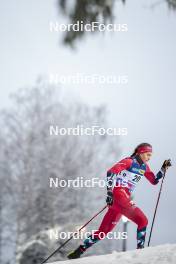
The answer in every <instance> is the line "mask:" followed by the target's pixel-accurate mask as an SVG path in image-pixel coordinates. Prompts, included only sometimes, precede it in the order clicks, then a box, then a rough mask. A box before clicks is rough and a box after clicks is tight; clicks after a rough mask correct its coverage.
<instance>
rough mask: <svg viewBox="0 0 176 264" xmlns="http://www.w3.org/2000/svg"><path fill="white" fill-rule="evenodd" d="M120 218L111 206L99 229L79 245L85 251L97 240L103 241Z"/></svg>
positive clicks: (119, 214)
mask: <svg viewBox="0 0 176 264" xmlns="http://www.w3.org/2000/svg"><path fill="white" fill-rule="evenodd" d="M120 218H121V213H120V211H119V210H117V209H116V210H115V209H114V207H113V206H111V207H109V209H108V211H107V213H106V214H105V216H104V217H103V220H102V222H101V224H100V227H99V228H98V230H97V231H95V232H94V233H93V234H91V235H90V236H89V237H88V238H87V239H85V240H84V242H83V244H82V245H81V247H82V249H83V250H84V251H85V250H86V249H88V248H89V247H91V246H92V245H94V244H95V243H96V242H98V241H99V240H101V239H104V238H105V236H106V235H107V233H108V232H110V231H111V230H112V229H113V228H114V227H115V225H116V224H117V222H118V221H119V220H120Z"/></svg>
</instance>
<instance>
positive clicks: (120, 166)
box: [107, 158, 133, 190]
mask: <svg viewBox="0 0 176 264" xmlns="http://www.w3.org/2000/svg"><path fill="white" fill-rule="evenodd" d="M132 162H133V161H132V159H131V158H125V159H122V160H121V161H119V162H118V163H116V164H115V165H114V166H113V167H112V168H110V169H109V170H108V171H107V189H110V190H111V189H112V188H113V179H114V177H115V176H117V174H119V173H120V172H121V171H123V170H126V169H129V168H130V167H131V165H132Z"/></svg>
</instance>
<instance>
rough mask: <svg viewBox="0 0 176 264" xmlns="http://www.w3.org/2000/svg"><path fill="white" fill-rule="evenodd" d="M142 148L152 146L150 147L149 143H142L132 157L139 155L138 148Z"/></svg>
mask: <svg viewBox="0 0 176 264" xmlns="http://www.w3.org/2000/svg"><path fill="white" fill-rule="evenodd" d="M140 147H152V145H150V144H149V143H141V144H139V145H138V146H137V147H136V148H135V150H134V152H133V154H132V155H131V156H130V157H134V156H135V155H136V154H137V151H138V148H140Z"/></svg>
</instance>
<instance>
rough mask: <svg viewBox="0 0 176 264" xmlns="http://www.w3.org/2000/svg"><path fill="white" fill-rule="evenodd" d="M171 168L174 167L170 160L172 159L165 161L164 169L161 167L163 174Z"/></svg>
mask: <svg viewBox="0 0 176 264" xmlns="http://www.w3.org/2000/svg"><path fill="white" fill-rule="evenodd" d="M170 166H172V164H171V160H170V159H168V160H165V161H164V162H163V165H162V167H161V171H162V172H166V170H167V169H168V168H169V167H170Z"/></svg>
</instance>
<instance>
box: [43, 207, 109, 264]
mask: <svg viewBox="0 0 176 264" xmlns="http://www.w3.org/2000/svg"><path fill="white" fill-rule="evenodd" d="M106 208H107V205H106V206H104V207H103V208H102V209H101V210H100V211H99V212H98V213H96V214H95V215H94V216H93V217H92V218H91V219H90V220H89V221H87V222H86V223H85V224H84V225H83V226H82V227H80V229H78V231H77V232H75V233H79V232H80V231H81V230H82V229H83V228H84V227H86V226H87V225H88V224H89V223H90V222H91V221H92V220H93V219H95V218H96V217H97V216H98V215H99V214H100V213H101V212H103V211H104V210H105V209H106ZM73 235H74V234H72V235H71V237H70V238H69V239H67V240H66V241H65V242H64V243H63V244H61V245H60V246H59V247H58V248H57V249H56V250H55V251H54V252H53V253H51V254H50V255H49V256H48V257H47V258H46V259H45V260H44V261H43V262H42V263H41V264H43V263H46V262H47V261H48V260H49V259H50V258H51V257H52V256H54V255H55V254H56V252H58V251H59V250H60V249H61V248H63V247H64V246H65V245H66V244H67V243H68V242H69V241H70V240H71V239H72V238H73Z"/></svg>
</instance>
